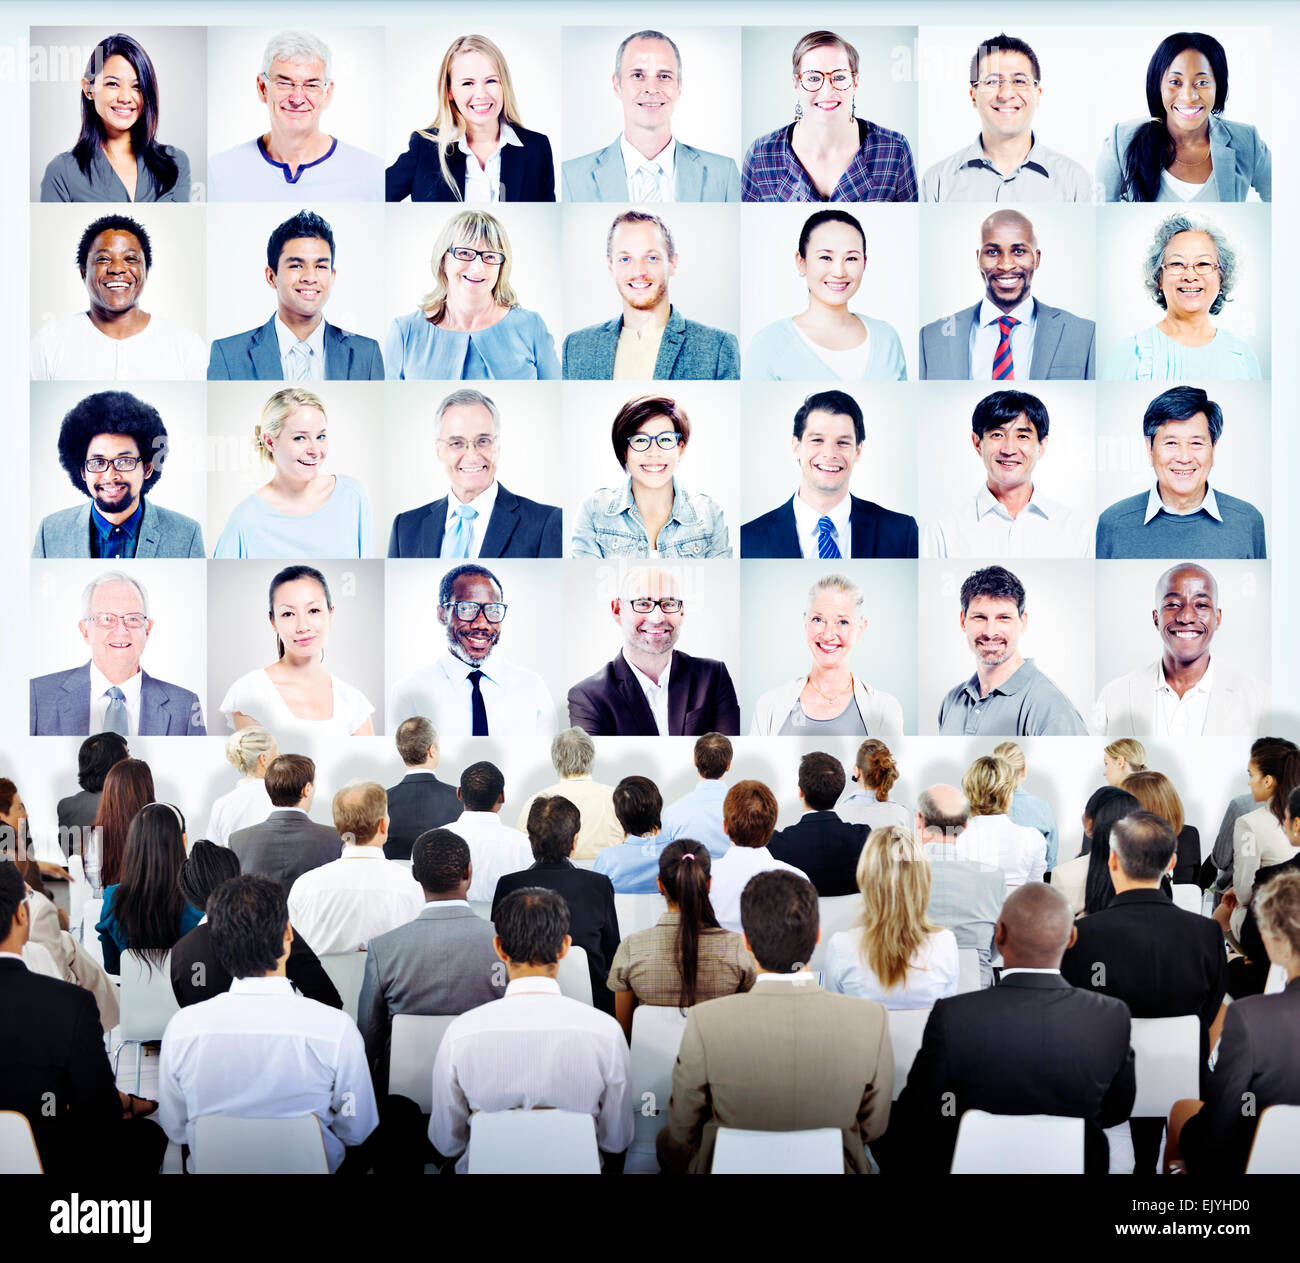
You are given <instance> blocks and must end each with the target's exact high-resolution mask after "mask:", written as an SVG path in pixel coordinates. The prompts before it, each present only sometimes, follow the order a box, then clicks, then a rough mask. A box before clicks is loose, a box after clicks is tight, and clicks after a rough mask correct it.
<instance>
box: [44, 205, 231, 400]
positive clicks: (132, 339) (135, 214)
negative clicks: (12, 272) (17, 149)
mask: <svg viewBox="0 0 1300 1263" xmlns="http://www.w3.org/2000/svg"><path fill="white" fill-rule="evenodd" d="M202 240H203V212H202V210H201V209H199V208H198V207H193V208H190V207H186V208H184V209H173V210H169V211H168V212H167V213H166V214H165V215H164V214H163V213H161V212H160V211H158V209H157V208H155V207H148V208H147V209H146V211H145V212H143V213H142V212H141V211H139V210H138V209H137V208H135V207H132V214H131V215H117V214H111V215H101V216H99V218H97V219H89V218H88V217H87V212H86V211H85V210H84V209H83V208H81V207H71V206H69V207H66V208H65V207H60V208H58V209H57V210H55V209H53V208H51V209H50V210H48V211H42V213H41V214H40V215H36V216H33V217H32V229H31V243H32V246H31V248H32V254H31V257H32V263H33V266H32V284H31V300H30V301H31V321H32V334H33V336H32V341H31V351H30V361H31V376H32V380H33V381H57V380H64V381H176V380H186V381H202V380H203V379H204V377H206V376H207V362H208V348H207V344H206V343H205V342H204V340H203V335H202V332H201V331H202V329H203V328H204V312H203V306H204V278H203V276H202V274H201V273H199V272H197V271H196V269H195V267H194V263H193V260H194V257H195V252H196V251H198V252H199V255H200V257H201V253H202V252H201V250H200V249H199V243H200V242H201V241H202ZM73 251H75V255H74V254H73ZM74 257H75V260H76V271H75V272H74V271H73V270H72V268H70V267H69V266H68V264H69V262H70V261H71V259H72V258H74ZM155 257H156V258H157V261H158V266H159V273H160V274H159V276H158V278H157V279H158V280H160V281H162V284H154V285H152V286H150V287H149V297H148V300H147V302H148V308H147V309H146V307H145V306H143V305H142V304H143V303H144V302H145V301H146V299H145V286H146V284H147V283H148V281H149V280H150V277H151V273H152V268H153V265H154V259H155ZM69 309H73V310H71V314H68V313H69ZM162 311H166V312H167V313H168V314H167V315H161V314H160V312H162Z"/></svg>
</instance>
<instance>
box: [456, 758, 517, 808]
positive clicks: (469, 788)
mask: <svg viewBox="0 0 1300 1263" xmlns="http://www.w3.org/2000/svg"><path fill="white" fill-rule="evenodd" d="M505 792H506V778H505V777H504V776H502V774H501V769H500V768H499V767H497V765H496V764H495V763H489V762H487V760H486V759H485V760H483V761H482V762H480V763H471V764H470V765H469V767H467V768H466V769H465V770H464V771H463V772H462V773H461V774H460V801H461V802H462V803H464V805H465V810H466V811H493V810H495V808H496V805H497V803H499V802H500V801H501V800H502V798H503V797H504V796H505Z"/></svg>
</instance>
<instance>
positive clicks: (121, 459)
mask: <svg viewBox="0 0 1300 1263" xmlns="http://www.w3.org/2000/svg"><path fill="white" fill-rule="evenodd" d="M143 460H144V457H143V456H115V457H114V458H113V459H112V460H105V459H104V457H102V456H92V457H91V458H90V459H89V460H88V461H86V462H85V464H84V465H82V469H84V470H85V471H86V473H88V474H102V473H103V472H104V471H105V470H107V469H108V467H109V466H110V465H112V466H113V468H114V469H116V470H117V472H118V473H119V474H129V473H130V472H131V471H132V470H133V469H134V468H135V467H136V466H137V465H139V464H140V463H141V462H142V461H143Z"/></svg>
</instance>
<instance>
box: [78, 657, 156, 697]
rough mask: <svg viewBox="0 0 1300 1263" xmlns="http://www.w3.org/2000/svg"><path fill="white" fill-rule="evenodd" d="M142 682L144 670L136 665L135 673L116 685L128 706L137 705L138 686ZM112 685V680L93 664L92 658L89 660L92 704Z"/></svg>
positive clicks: (139, 686)
mask: <svg viewBox="0 0 1300 1263" xmlns="http://www.w3.org/2000/svg"><path fill="white" fill-rule="evenodd" d="M143 683H144V672H143V671H141V670H140V668H139V667H137V668H136V671H135V674H134V675H133V676H132V677H131V678H130V679H129V680H123V681H122V683H121V684H119V685H118V686H117V687H118V688H120V689H121V690H122V696H123V698H124V700H125V701H126V704H127V706H128V707H131V706H137V705H139V702H140V688H141V686H142V685H143ZM112 687H113V682H112V681H111V680H110V679H109V678H108V677H107V676H106V675H105V674H104V673H103V672H102V671H101V670H100V669H99V668H98V667H97V666H96V665H95V662H94V659H93V658H92V659H91V662H90V700H91V703H92V705H93V703H94V702H95V701H96V699H97V698H101V697H103V696H104V694H105V693H107V692H108V690H109V689H111V688H112Z"/></svg>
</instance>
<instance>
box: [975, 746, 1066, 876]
mask: <svg viewBox="0 0 1300 1263" xmlns="http://www.w3.org/2000/svg"><path fill="white" fill-rule="evenodd" d="M961 787H962V790H963V791H964V792H965V794H966V797H967V799H968V800H969V801H970V821H969V823H968V824H967V826H966V831H965V833H963V834H962V835H961V837H960V838H959V839H958V840H957V854H958V855H960V856H961V857H962V859H967V860H979V861H981V862H982V863H985V864H993V865H995V866H996V867H998V868H1000V869H1002V871H1003V872H1004V873H1005V874H1006V878H1007V889H1008V890H1014V889H1015V888H1016V887H1017V886H1023V885H1024V884H1025V883H1026V882H1031V881H1042V880H1043V874H1044V872H1046V871H1047V839H1046V838H1045V837H1043V835H1042V834H1041V833H1039V831H1038V830H1037V829H1031V828H1030V827H1029V826H1028V825H1023V824H1016V822H1015V821H1014V820H1012V819H1011V816H1010V815H1009V814H1008V813H1009V812H1010V810H1011V801H1012V798H1013V796H1014V794H1015V787H1016V774H1015V772H1014V771H1013V770H1012V768H1011V764H1010V763H1008V762H1007V761H1006V759H1003V758H999V757H998V756H997V755H993V756H989V755H984V756H982V757H981V758H978V759H976V760H975V762H974V763H972V764H971V765H970V767H968V768H967V769H966V775H965V776H963V777H962V778H961Z"/></svg>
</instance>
